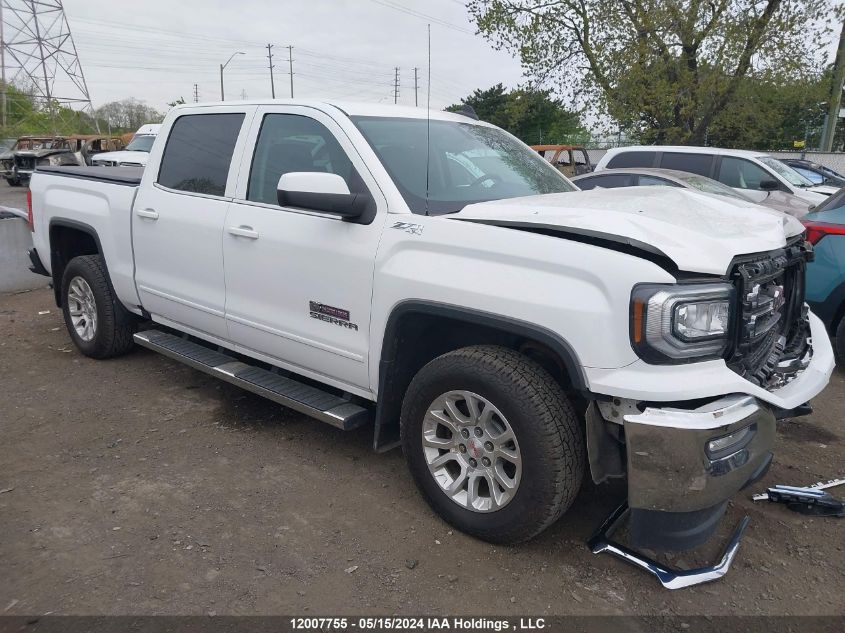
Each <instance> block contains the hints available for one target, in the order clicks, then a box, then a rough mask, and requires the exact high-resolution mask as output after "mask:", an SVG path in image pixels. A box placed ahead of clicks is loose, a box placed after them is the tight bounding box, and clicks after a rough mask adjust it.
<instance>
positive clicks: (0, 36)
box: [0, 4, 6, 135]
mask: <svg viewBox="0 0 845 633" xmlns="http://www.w3.org/2000/svg"><path fill="white" fill-rule="evenodd" d="M0 72H1V73H2V78H0V81H2V82H3V86H2V90H3V94H2V103H0V108H2V110H3V112H2V123H3V134H4V135H5V134H6V37H5V35H4V31H3V5H2V4H0Z"/></svg>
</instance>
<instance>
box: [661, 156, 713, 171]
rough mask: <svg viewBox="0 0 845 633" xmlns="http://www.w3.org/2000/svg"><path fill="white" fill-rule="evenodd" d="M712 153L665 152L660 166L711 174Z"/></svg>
mask: <svg viewBox="0 0 845 633" xmlns="http://www.w3.org/2000/svg"><path fill="white" fill-rule="evenodd" d="M713 159H714V156H713V155H712V154H689V153H687V152H663V155H662V156H661V157H660V167H662V168H663V169H676V170H678V171H685V172H688V173H690V174H698V175H699V176H709V175H710V172H711V171H712V168H713Z"/></svg>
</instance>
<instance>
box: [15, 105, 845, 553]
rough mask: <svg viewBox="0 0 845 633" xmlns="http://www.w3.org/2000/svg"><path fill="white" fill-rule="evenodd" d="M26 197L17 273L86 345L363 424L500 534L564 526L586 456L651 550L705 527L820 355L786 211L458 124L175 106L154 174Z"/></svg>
mask: <svg viewBox="0 0 845 633" xmlns="http://www.w3.org/2000/svg"><path fill="white" fill-rule="evenodd" d="M428 140H430V144H428V143H427V141H428ZM427 165H428V166H430V170H429V172H428V173H427V170H426V166H427ZM31 192H32V209H31V216H32V226H33V227H34V234H33V242H34V244H35V249H34V250H33V252H32V254H31V259H32V263H33V267H34V268H35V269H36V270H40V271H41V272H44V273H46V274H48V275H50V276H52V278H53V280H54V288H55V292H56V300H57V303H58V304H59V305H60V306H61V307H62V311H63V314H64V318H65V323H66V325H67V329H68V332H69V335H70V337H71V339H72V340H73V341H74V344H75V345H76V346H77V348H78V349H79V350H81V351H82V352H83V353H84V354H86V355H89V356H91V357H94V358H106V357H110V356H116V355H118V354H122V353H125V352H127V351H128V350H130V349H131V348H132V346H133V344H134V343H138V344H140V345H143V346H145V347H148V348H150V349H153V350H155V351H158V352H160V353H162V354H165V355H167V356H169V357H171V358H175V359H177V360H179V361H181V362H183V363H187V364H189V365H190V366H192V367H194V368H195V369H198V370H199V371H203V372H206V373H208V374H210V375H212V376H215V377H218V378H220V379H222V380H226V381H228V382H230V383H232V384H235V385H238V386H240V387H242V388H244V389H248V390H250V391H253V392H256V393H258V394H260V395H262V396H265V397H267V398H270V399H272V400H274V401H276V402H279V403H282V404H284V405H285V406H289V407H292V408H294V409H296V410H298V411H301V412H303V413H306V414H308V415H311V416H312V417H314V418H316V419H318V420H321V421H324V422H327V423H329V424H332V425H334V426H336V427H338V428H341V429H351V428H355V427H358V426H360V425H362V424H365V423H367V422H368V421H369V420H370V419H373V421H374V425H373V441H374V446H375V447H376V448H377V449H379V450H386V449H388V448H391V447H395V446H398V445H401V446H402V447H403V453H404V455H405V457H406V459H407V461H408V464H409V468H410V471H411V473H412V475H413V477H414V480H415V482H416V484H417V486H418V487H419V489H420V490H421V492H422V494H423V495H424V496H425V498H426V499H427V500H428V501H429V503H430V504H431V506H432V507H433V508H434V510H435V511H437V512H438V513H439V514H440V515H441V516H442V517H444V519H445V520H446V521H448V522H450V523H451V524H453V525H455V526H457V527H458V528H459V529H461V530H464V531H466V532H467V533H470V534H473V535H475V536H478V537H480V538H483V539H486V540H489V541H493V542H519V541H523V540H526V539H529V538H531V537H533V536H534V535H536V534H538V533H539V532H541V531H542V530H543V529H545V528H546V527H548V526H549V525H550V524H551V523H553V522H554V521H556V520H557V519H558V517H560V516H561V515H562V514H563V513H564V512H565V511H566V510H567V509H568V507H569V506H570V504H571V503H572V501H573V500H574V498H575V495H576V494H577V492H578V489H579V487H580V484H581V481H582V479H583V477H584V476H585V471H586V470H587V464H589V472H590V474H591V475H592V477H593V479H594V481H596V482H601V481H605V480H607V479H609V478H613V477H625V476H627V477H628V504H629V506H630V507H631V508H632V514H631V522H632V523H631V525H632V526H635V528H636V529H634V528H632V534H635V535H636V538H638V539H640V540H639V542H640V543H643V544H645V543H648V544H649V546H650V547H658V548H685V547H690V546H692V545H694V544H697V543H699V542H701V541H702V540H704V539H706V538H707V537H708V536H709V534H711V533H712V531H713V529H715V527H716V525H717V524H718V521H719V519H720V517H721V516H722V514H723V513H724V511H725V508H726V505H727V500H728V499H729V498H730V497H731V496H732V495H733V494H735V493H736V492H737V491H738V490H740V489H741V488H742V487H743V486H745V485H747V484H748V483H749V482H752V481H754V480H756V479H757V478H759V477H761V476H762V475H763V473H765V471H766V469H767V468H768V465H769V463H770V461H771V459H772V448H773V442H774V428H775V417H776V416H782V415H794V414H795V412H796V411H800V407H801V405H803V404H804V403H805V402H806V401H807V400H809V399H810V398H811V397H813V396H814V395H816V394H817V393H819V391H820V390H821V389H822V388H823V387H824V386H825V384H826V383H827V381H828V379H829V376H830V373H831V372H832V370H833V354H832V351H831V348H830V342H829V339H828V337H827V335H826V333H825V331H824V327H823V325H822V323H821V322H820V321H819V319H818V317H816V316H815V315H813V314H812V313H810V312H809V311H808V310H807V309H806V306H804V301H803V284H802V281H801V280H802V279H803V271H804V265H805V262H806V260H807V258H808V257H809V251H808V249H807V247H806V245H805V243H804V241H803V239H802V234H803V226H802V225H801V223H800V222H798V221H797V220H795V219H794V218H791V217H789V216H786V215H784V214H781V213H776V212H774V211H768V210H765V209H759V208H753V209H751V208H749V209H742V208H738V207H737V206H736V205H734V204H732V203H731V202H729V201H727V200H726V199H723V198H720V197H718V196H706V195H703V194H701V193H698V192H693V191H689V190H686V189H680V188H674V187H661V188H654V189H650V190H648V191H647V192H646V191H645V190H642V189H637V190H633V189H632V190H621V189H616V190H613V189H611V190H595V191H586V192H584V191H577V190H576V189H575V187H574V186H573V185H572V184H571V183H570V182H569V181H568V180H567V179H566V178H564V177H563V175H561V174H560V172H558V171H557V170H556V169H554V168H553V167H552V166H551V165H550V164H549V163H548V162H546V161H544V160H543V159H542V158H541V157H540V156H539V155H538V154H537V152H535V151H532V150H531V149H530V148H529V147H528V146H526V145H524V144H523V143H521V142H520V141H518V140H517V139H516V138H515V137H513V136H511V135H509V134H508V133H506V132H504V131H503V130H501V129H499V128H497V127H495V126H493V125H490V124H487V123H484V122H481V121H473V120H469V119H468V118H467V117H465V116H462V115H458V114H452V113H448V112H435V111H427V110H425V109H417V108H406V107H402V106H396V105H389V106H388V105H373V104H356V103H340V104H337V105H335V104H328V103H325V102H319V101H284V100H272V101H258V102H243V103H237V102H225V103H219V104H202V105H190V106H177V107H176V108H174V109H172V110H171V111H170V113H169V114H168V116H167V118H166V120H165V122H164V124H163V127H162V131H161V134H160V135H159V137H158V138H157V139H156V141H155V143H154V145H153V149H152V152H151V153H150V160H149V162H148V165H147V168H145V169H143V170H141V169H133V168H126V167H110V168H99V167H91V168H82V169H79V168H74V169H69V168H62V167H47V168H44V169H43V170H39V171H38V172H36V175H35V178H34V179H33V182H32V188H31ZM740 256H742V257H740ZM736 297H743V298H744V299H743V302H742V303H740V302H739V301H737V300H736V299H735V298H736ZM782 302H783V303H782ZM140 319H148V320H152V321H153V322H154V323H155V324H157V325H156V328H155V329H145V330H144V331H142V332H137V331H136V330H137V326H138V322H139V320H140ZM734 323H735V324H736V325H737V327H734V328H731V327H729V324H734ZM763 328H765V330H764V329H763ZM597 332H600V333H601V335H600V336H597V335H596V333H597ZM183 335H184V336H183ZM784 341H785V344H784ZM371 416H372V418H371ZM664 447H671V448H668V449H667V448H664ZM670 474H671V476H670Z"/></svg>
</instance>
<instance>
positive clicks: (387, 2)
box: [370, 0, 475, 35]
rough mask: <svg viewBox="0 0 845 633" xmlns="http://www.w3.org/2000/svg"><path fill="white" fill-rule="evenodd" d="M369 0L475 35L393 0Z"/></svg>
mask: <svg viewBox="0 0 845 633" xmlns="http://www.w3.org/2000/svg"><path fill="white" fill-rule="evenodd" d="M370 1H371V2H375V3H376V4H380V5H381V6H383V7H387V8H389V9H394V10H395V11H399V12H401V13H405V14H407V15H411V16H413V17H415V18H419V19H421V20H427V21H428V22H434V23H435V24H439V25H440V26H445V27H446V28H447V29H453V30H455V31H458V32H460V33H466V34H468V35H475V33H474V32H473V31H470V30H469V29H465V28H464V27H462V26H458V25H457V24H452V23H451V22H447V21H446V20H443V19H441V18H438V17H435V16H433V15H429V14H428V13H423V12H422V11H417V10H416V9H411V8H410V7H405V6H402V5H401V4H397V3H394V2H390V0H370Z"/></svg>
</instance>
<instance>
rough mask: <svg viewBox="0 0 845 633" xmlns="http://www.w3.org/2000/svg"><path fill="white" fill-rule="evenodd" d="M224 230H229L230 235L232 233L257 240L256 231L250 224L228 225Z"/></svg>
mask: <svg viewBox="0 0 845 633" xmlns="http://www.w3.org/2000/svg"><path fill="white" fill-rule="evenodd" d="M226 230H227V231H228V232H229V234H230V235H234V236H236V237H245V238H247V239H250V240H257V239H258V231H256V230H255V229H253V228H252V227H251V226H245V225H243V224H242V225H241V226H229V227H226Z"/></svg>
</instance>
